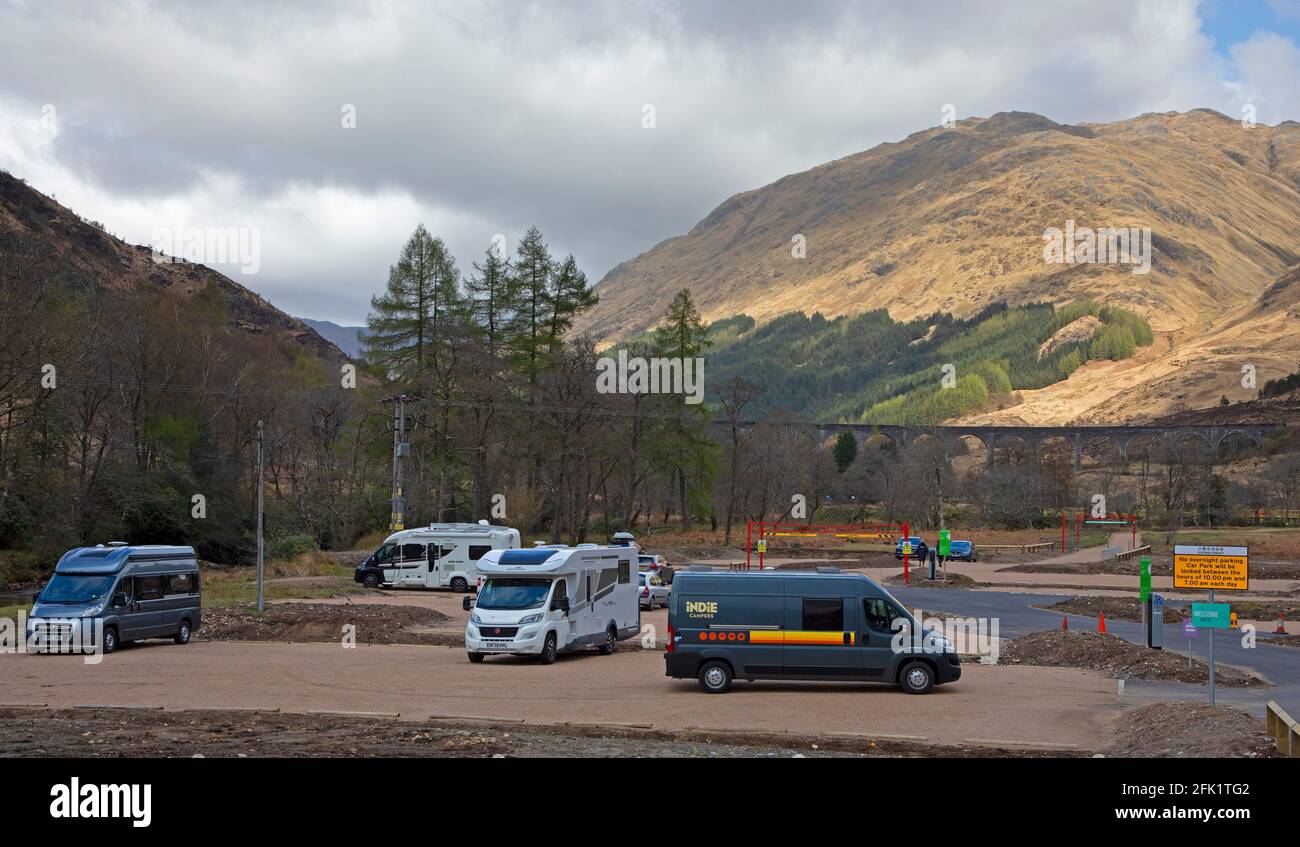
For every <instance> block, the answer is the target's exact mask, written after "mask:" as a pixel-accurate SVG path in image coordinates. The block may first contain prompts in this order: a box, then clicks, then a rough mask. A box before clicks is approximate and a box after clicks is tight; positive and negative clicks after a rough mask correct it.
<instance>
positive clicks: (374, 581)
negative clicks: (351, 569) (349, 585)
mask: <svg viewBox="0 0 1300 847" xmlns="http://www.w3.org/2000/svg"><path fill="white" fill-rule="evenodd" d="M361 584H362V585H364V586H365V587H366V588H378V587H379V574H377V573H368V574H366V575H365V576H363V577H361Z"/></svg>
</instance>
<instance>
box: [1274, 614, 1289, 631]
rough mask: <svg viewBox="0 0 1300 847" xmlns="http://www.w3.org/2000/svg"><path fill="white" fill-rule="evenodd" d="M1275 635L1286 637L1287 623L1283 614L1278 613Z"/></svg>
mask: <svg viewBox="0 0 1300 847" xmlns="http://www.w3.org/2000/svg"><path fill="white" fill-rule="evenodd" d="M1273 634H1274V635H1286V621H1285V619H1284V618H1283V616H1282V613H1281V612H1278V613H1277V629H1275V630H1273Z"/></svg>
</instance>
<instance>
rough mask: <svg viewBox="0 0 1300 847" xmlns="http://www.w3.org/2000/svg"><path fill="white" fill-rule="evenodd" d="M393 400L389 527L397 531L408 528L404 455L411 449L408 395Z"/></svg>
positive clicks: (401, 395) (398, 396)
mask: <svg viewBox="0 0 1300 847" xmlns="http://www.w3.org/2000/svg"><path fill="white" fill-rule="evenodd" d="M392 402H393V404H394V405H393V499H392V508H391V511H390V514H389V521H388V529H389V530H390V531H392V532H396V531H397V530H400V529H405V528H406V497H405V496H404V495H403V494H402V457H403V456H405V455H407V453H408V452H409V451H410V445H408V444H407V443H406V395H405V394H399V395H397V396H396V397H394V398H392Z"/></svg>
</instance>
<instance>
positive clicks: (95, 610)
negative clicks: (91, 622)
mask: <svg viewBox="0 0 1300 847" xmlns="http://www.w3.org/2000/svg"><path fill="white" fill-rule="evenodd" d="M102 611H104V604H103V603H96V604H95V605H93V606H91V607H90V608H89V609H87V610H86V611H84V612H82V613H81V616H82V617H83V618H93V617H95V615H98V614H99V613H100V612H102Z"/></svg>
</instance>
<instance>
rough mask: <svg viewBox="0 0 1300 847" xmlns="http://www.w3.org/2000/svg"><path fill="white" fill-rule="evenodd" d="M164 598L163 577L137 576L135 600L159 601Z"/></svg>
mask: <svg viewBox="0 0 1300 847" xmlns="http://www.w3.org/2000/svg"><path fill="white" fill-rule="evenodd" d="M162 596H163V578H162V577H161V576H137V577H136V578H135V599H137V600H158V599H159V598H161V597H162Z"/></svg>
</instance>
